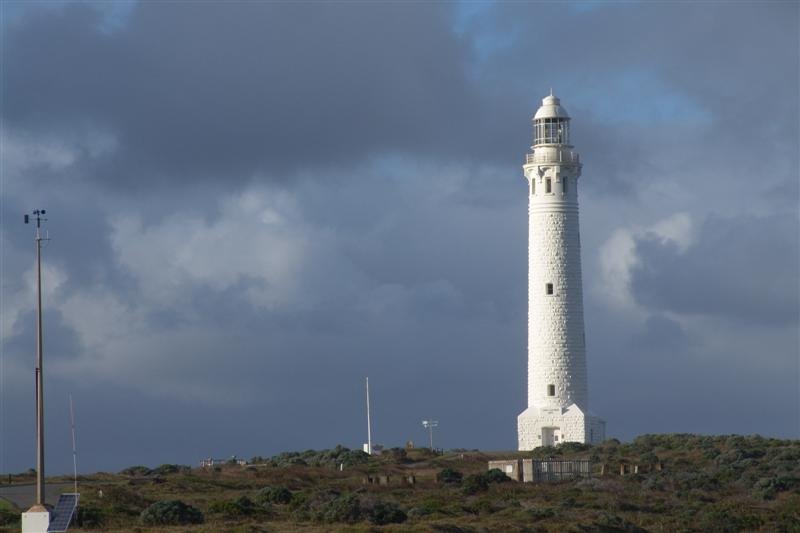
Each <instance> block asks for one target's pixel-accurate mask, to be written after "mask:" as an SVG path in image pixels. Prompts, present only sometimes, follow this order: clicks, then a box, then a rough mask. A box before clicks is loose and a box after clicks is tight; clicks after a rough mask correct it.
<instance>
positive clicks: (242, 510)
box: [208, 496, 269, 517]
mask: <svg viewBox="0 0 800 533" xmlns="http://www.w3.org/2000/svg"><path fill="white" fill-rule="evenodd" d="M267 506H269V504H267ZM208 510H209V512H212V513H217V514H221V515H224V516H226V517H237V516H247V515H251V514H253V513H255V512H256V511H264V510H269V509H268V507H267V508H265V507H264V506H262V507H261V509H258V508H257V507H256V505H255V504H254V503H253V500H251V499H250V498H248V497H247V496H240V497H238V498H236V499H235V500H227V501H219V502H213V503H212V504H211V505H209V506H208Z"/></svg>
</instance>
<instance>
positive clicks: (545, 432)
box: [542, 428, 561, 446]
mask: <svg viewBox="0 0 800 533" xmlns="http://www.w3.org/2000/svg"><path fill="white" fill-rule="evenodd" d="M559 435H561V428H542V446H555V445H556V444H558V441H559V440H560V439H559Z"/></svg>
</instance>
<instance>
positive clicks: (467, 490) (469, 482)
mask: <svg viewBox="0 0 800 533" xmlns="http://www.w3.org/2000/svg"><path fill="white" fill-rule="evenodd" d="M461 488H462V490H463V491H464V494H477V493H479V492H484V491H486V490H488V489H489V483H488V482H487V481H486V476H484V475H483V474H472V475H469V476H467V477H465V478H464V482H463V483H462V484H461Z"/></svg>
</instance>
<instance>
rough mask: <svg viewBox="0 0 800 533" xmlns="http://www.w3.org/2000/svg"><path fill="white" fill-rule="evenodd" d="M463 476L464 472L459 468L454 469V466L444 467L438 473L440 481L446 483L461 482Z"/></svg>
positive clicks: (437, 477) (437, 476)
mask: <svg viewBox="0 0 800 533" xmlns="http://www.w3.org/2000/svg"><path fill="white" fill-rule="evenodd" d="M463 477H464V474H462V473H461V472H459V471H458V470H453V469H452V468H443V469H442V470H441V471H440V472H439V473H438V474H437V475H436V479H437V480H438V481H439V483H444V484H445V485H454V484H457V483H461V478H463Z"/></svg>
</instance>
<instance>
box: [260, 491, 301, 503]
mask: <svg viewBox="0 0 800 533" xmlns="http://www.w3.org/2000/svg"><path fill="white" fill-rule="evenodd" d="M256 502H257V503H260V504H264V503H278V504H287V503H291V502H292V491H290V490H289V489H287V488H286V487H264V488H263V489H261V490H259V491H258V492H257V493H256Z"/></svg>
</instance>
